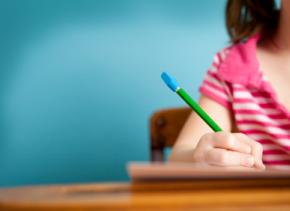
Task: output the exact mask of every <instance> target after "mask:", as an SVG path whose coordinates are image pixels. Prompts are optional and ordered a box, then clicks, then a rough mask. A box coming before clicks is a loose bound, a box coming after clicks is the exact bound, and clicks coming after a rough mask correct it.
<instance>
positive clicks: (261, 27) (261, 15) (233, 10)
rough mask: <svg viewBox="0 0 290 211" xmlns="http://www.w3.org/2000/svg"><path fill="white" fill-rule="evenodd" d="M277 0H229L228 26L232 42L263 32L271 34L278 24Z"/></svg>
mask: <svg viewBox="0 0 290 211" xmlns="http://www.w3.org/2000/svg"><path fill="white" fill-rule="evenodd" d="M278 19H279V12H278V10H277V8H276V4H275V0H228V2H227V5H226V26H227V31H228V34H229V36H230V38H231V42H232V43H238V42H240V41H243V40H245V39H247V38H249V37H250V36H252V35H254V34H256V33H261V35H262V36H264V37H268V36H270V35H271V34H272V33H273V32H274V31H275V29H276V28H277V25H278Z"/></svg>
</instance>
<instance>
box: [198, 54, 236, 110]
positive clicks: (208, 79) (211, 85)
mask: <svg viewBox="0 0 290 211" xmlns="http://www.w3.org/2000/svg"><path fill="white" fill-rule="evenodd" d="M225 56H226V50H223V51H221V52H220V53H218V54H216V55H215V57H214V62H213V64H212V66H211V67H210V68H209V70H208V71H207V73H206V76H205V78H204V80H203V82H202V84H201V86H200V88H199V91H200V93H201V94H202V95H204V96H206V97H208V98H210V99H212V100H213V101H215V102H217V103H219V104H220V105H222V106H224V107H226V108H227V109H230V108H231V99H232V98H231V93H230V87H229V84H228V83H227V82H225V81H223V80H222V79H221V78H220V76H219V74H218V68H219V65H220V64H221V62H222V61H223V60H224V58H225Z"/></svg>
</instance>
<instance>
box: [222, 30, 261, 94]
mask: <svg viewBox="0 0 290 211" xmlns="http://www.w3.org/2000/svg"><path fill="white" fill-rule="evenodd" d="M259 38H260V36H259V35H255V36H252V37H250V38H249V39H248V40H247V41H246V42H241V43H239V44H236V45H233V46H231V47H229V49H228V50H229V52H228V55H227V56H226V58H225V60H224V61H223V62H222V63H221V64H220V67H219V74H220V76H221V78H222V79H223V80H225V81H227V82H231V83H237V84H242V85H247V86H250V87H255V88H262V86H263V83H262V82H263V81H262V79H263V77H262V72H261V71H260V65H259V62H258V59H257V56H256V49H257V42H258V40H259Z"/></svg>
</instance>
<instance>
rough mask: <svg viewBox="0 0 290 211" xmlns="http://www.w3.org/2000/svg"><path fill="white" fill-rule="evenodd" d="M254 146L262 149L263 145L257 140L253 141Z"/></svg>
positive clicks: (259, 149)
mask: <svg viewBox="0 0 290 211" xmlns="http://www.w3.org/2000/svg"><path fill="white" fill-rule="evenodd" d="M255 147H256V149H257V150H258V151H263V145H262V144H260V143H259V142H255Z"/></svg>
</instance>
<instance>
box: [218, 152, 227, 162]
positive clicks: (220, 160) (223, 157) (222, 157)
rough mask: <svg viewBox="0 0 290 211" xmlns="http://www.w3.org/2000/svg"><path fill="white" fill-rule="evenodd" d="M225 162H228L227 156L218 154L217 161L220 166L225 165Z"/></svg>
mask: <svg viewBox="0 0 290 211" xmlns="http://www.w3.org/2000/svg"><path fill="white" fill-rule="evenodd" d="M227 160H228V156H227V154H226V153H220V154H218V156H217V161H218V162H219V163H220V164H226V163H227Z"/></svg>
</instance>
